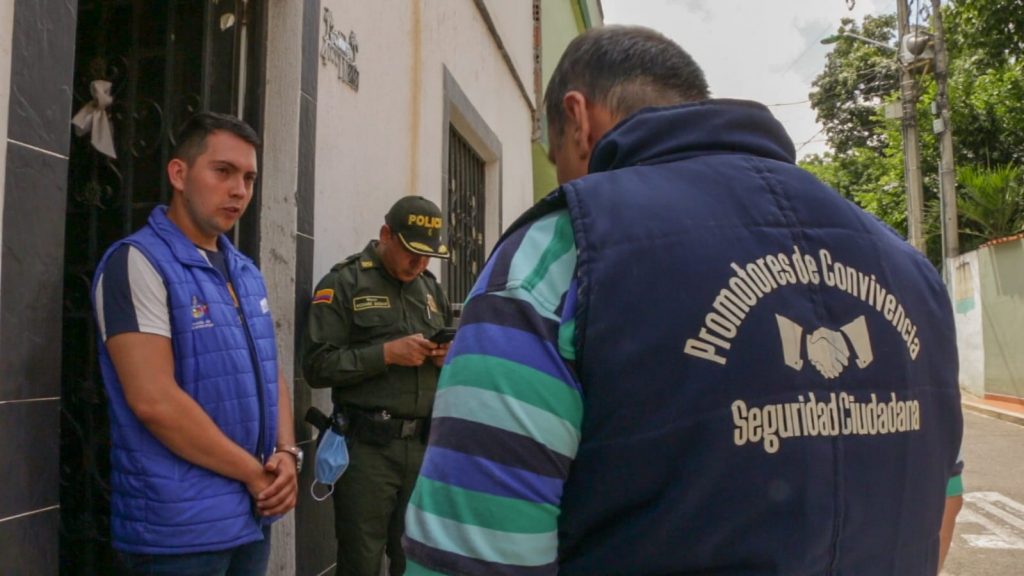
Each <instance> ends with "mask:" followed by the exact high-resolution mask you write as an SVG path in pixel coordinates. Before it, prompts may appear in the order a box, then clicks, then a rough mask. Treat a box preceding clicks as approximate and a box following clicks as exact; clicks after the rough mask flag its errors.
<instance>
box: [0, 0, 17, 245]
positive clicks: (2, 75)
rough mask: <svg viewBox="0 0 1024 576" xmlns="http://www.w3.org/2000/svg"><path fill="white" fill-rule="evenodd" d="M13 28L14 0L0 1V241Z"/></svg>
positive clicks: (0, 235) (2, 223) (2, 224)
mask: <svg viewBox="0 0 1024 576" xmlns="http://www.w3.org/2000/svg"><path fill="white" fill-rule="evenodd" d="M13 28H14V0H0V241H2V240H3V236H4V235H3V227H4V219H3V213H4V190H5V189H6V182H7V172H6V169H7V106H8V103H9V102H10V99H11V42H12V37H13V36H14V32H13Z"/></svg>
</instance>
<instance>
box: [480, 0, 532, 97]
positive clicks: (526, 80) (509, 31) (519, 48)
mask: <svg viewBox="0 0 1024 576" xmlns="http://www.w3.org/2000/svg"><path fill="white" fill-rule="evenodd" d="M482 1H483V4H484V6H486V7H487V11H488V12H489V13H490V15H491V20H493V21H494V27H495V28H496V29H497V30H498V35H499V36H500V37H501V42H502V44H503V45H504V46H505V50H506V51H507V52H508V55H509V57H510V58H511V59H512V64H513V65H514V66H515V69H516V74H518V75H519V77H520V78H521V79H522V82H523V86H526V89H527V90H528V91H529V93H530V95H531V96H532V95H533V2H531V0H515V1H513V2H509V1H508V0H482ZM524 5H525V8H526V9H525V10H524V9H523V8H524Z"/></svg>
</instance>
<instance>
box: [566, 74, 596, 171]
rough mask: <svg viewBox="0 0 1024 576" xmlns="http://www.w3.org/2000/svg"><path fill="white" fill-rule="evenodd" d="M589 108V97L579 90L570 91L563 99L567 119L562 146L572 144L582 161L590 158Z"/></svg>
mask: <svg viewBox="0 0 1024 576" xmlns="http://www.w3.org/2000/svg"><path fill="white" fill-rule="evenodd" d="M589 106H590V103H589V101H588V100H587V97H586V96H584V95H583V93H582V92H580V91H579V90H570V91H568V92H566V93H565V96H563V97H562V107H563V108H564V109H565V119H566V123H565V129H564V133H563V134H562V138H563V142H562V145H563V146H565V145H566V144H571V145H572V148H571V149H572V150H574V151H575V154H576V155H577V157H578V158H581V159H585V158H587V157H589V156H590V146H591V137H590V129H591V128H590V114H589V112H588V108H589Z"/></svg>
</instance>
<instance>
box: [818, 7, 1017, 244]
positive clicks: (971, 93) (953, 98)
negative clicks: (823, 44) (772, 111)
mask: <svg viewBox="0 0 1024 576" xmlns="http://www.w3.org/2000/svg"><path fill="white" fill-rule="evenodd" d="M943 21H944V23H945V24H946V40H947V45H948V47H949V61H950V71H949V72H950V74H949V94H950V107H951V111H950V112H951V117H952V125H953V138H954V149H955V153H956V163H957V169H958V171H968V172H967V173H968V174H969V173H971V172H970V171H969V170H970V169H971V167H978V166H1002V165H1013V166H1024V59H1022V58H1021V55H1022V54H1024V0H951V1H950V2H949V3H947V4H946V5H945V6H944V8H943ZM895 28H896V23H895V17H894V16H882V17H874V18H872V17H866V18H865V19H864V20H863V22H862V23H861V24H860V25H859V26H858V25H857V24H856V23H854V22H853V21H851V20H850V19H843V20H842V23H841V26H840V31H841V32H849V33H854V34H859V35H861V36H866V37H869V38H871V39H874V40H878V41H880V42H886V43H889V44H891V45H894V46H895ZM886 71H888V75H885V72H886ZM898 79H899V68H898V65H897V63H896V61H895V58H894V57H893V54H892V53H891V52H889V51H885V50H882V49H879V48H878V47H877V46H872V45H870V44H867V43H863V42H859V41H857V40H853V39H848V40H841V41H840V42H839V43H838V44H837V45H836V47H835V48H834V49H833V51H832V53H831V54H829V56H828V60H827V62H826V65H825V68H824V70H823V71H822V73H821V74H820V75H819V76H818V78H817V79H816V80H815V82H814V91H813V92H812V93H811V95H810V97H811V103H812V106H814V108H815V110H816V111H817V113H818V119H819V121H821V122H822V124H823V125H824V127H825V134H826V136H827V137H828V139H829V144H830V146H831V148H832V151H831V152H830V153H827V154H824V155H821V156H815V157H810V158H807V159H805V160H804V161H803V162H802V163H801V164H802V165H803V166H805V167H806V168H808V169H809V170H811V171H812V172H814V173H815V174H817V175H819V177H821V178H822V180H824V181H825V182H827V183H829V184H830V185H832V186H833V187H835V188H836V189H837V190H839V191H840V192H841V193H843V194H844V195H845V196H846V197H848V198H850V199H852V200H853V201H855V202H857V203H858V204H859V205H861V206H862V207H864V208H865V209H867V210H869V211H871V212H873V213H875V214H876V215H877V216H878V217H879V218H881V219H882V220H884V221H885V222H887V223H888V224H890V225H891V226H892V227H893V228H895V229H896V230H898V231H900V232H904V233H905V231H906V222H905V220H906V216H905V210H906V193H905V186H904V184H903V182H904V177H903V162H902V136H901V134H900V126H899V122H898V121H891V120H885V119H884V118H883V117H882V115H881V114H880V113H879V112H878V109H879V107H880V105H881V104H883V103H884V102H891V101H896V100H898V98H899V82H898ZM917 81H918V90H919V92H918V93H919V95H920V99H919V102H918V120H919V141H920V152H921V160H920V166H921V173H922V176H923V181H924V196H925V203H926V210H925V236H926V239H927V243H928V254H929V255H930V256H931V257H932V259H933V260H934V261H936V262H937V261H938V260H939V255H940V253H941V241H940V232H939V219H938V211H937V206H938V199H937V190H938V182H937V180H938V178H937V173H938V143H937V139H936V137H935V135H934V134H933V133H932V131H931V130H930V129H929V128H930V120H931V118H932V116H931V112H930V110H929V106H930V104H931V103H932V102H933V101H934V99H935V82H934V78H933V77H932V75H931V74H930V73H928V72H927V71H926V72H925V73H924V74H922V75H919V76H918V77H917ZM976 170H981V171H983V172H984V170H983V169H980V168H976ZM997 170H1001V169H997ZM991 186H994V185H990V188H991ZM1018 187H1019V186H1018ZM959 188H960V189H959V192H958V196H959V198H958V208H959V213H960V219H961V223H960V230H961V232H962V233H963V237H962V238H961V244H962V246H963V247H964V248H965V249H970V248H972V247H973V246H976V245H977V244H978V242H979V240H978V238H980V237H981V236H977V234H986V232H984V230H985V229H986V226H988V225H981V224H980V223H979V222H977V221H975V220H976V219H978V218H980V219H982V220H985V219H987V220H989V221H993V219H995V221H993V222H992V223H993V224H997V223H998V222H997V221H998V217H997V216H996V214H997V213H996V212H993V210H992V209H991V207H990V206H988V205H987V204H985V202H986V201H987V200H985V199H986V198H987V196H985V195H984V194H982V195H978V194H976V193H974V192H969V191H968V184H967V180H965V179H964V178H961V179H960V187H959ZM976 203H978V204H979V205H978V206H975V205H974V204H976ZM986 206H988V207H986ZM989 227H990V228H991V226H989ZM988 233H989V234H990V233H991V231H990V232H988Z"/></svg>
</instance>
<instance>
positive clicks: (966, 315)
mask: <svg viewBox="0 0 1024 576" xmlns="http://www.w3.org/2000/svg"><path fill="white" fill-rule="evenodd" d="M949 262H950V269H951V270H952V271H953V274H952V278H951V280H950V282H951V284H952V286H951V291H950V296H951V299H952V301H953V310H954V311H955V315H954V318H955V319H956V344H957V350H958V351H959V356H960V386H961V387H962V388H964V389H965V390H967V391H968V392H970V393H972V394H974V395H976V396H982V395H983V394H984V393H985V347H984V338H983V334H982V332H983V322H982V320H983V318H984V316H983V314H982V305H983V303H982V297H981V275H980V274H979V268H978V264H979V261H978V251H973V252H968V253H967V254H963V255H961V256H958V257H957V258H954V259H951V260H950V261H949Z"/></svg>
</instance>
